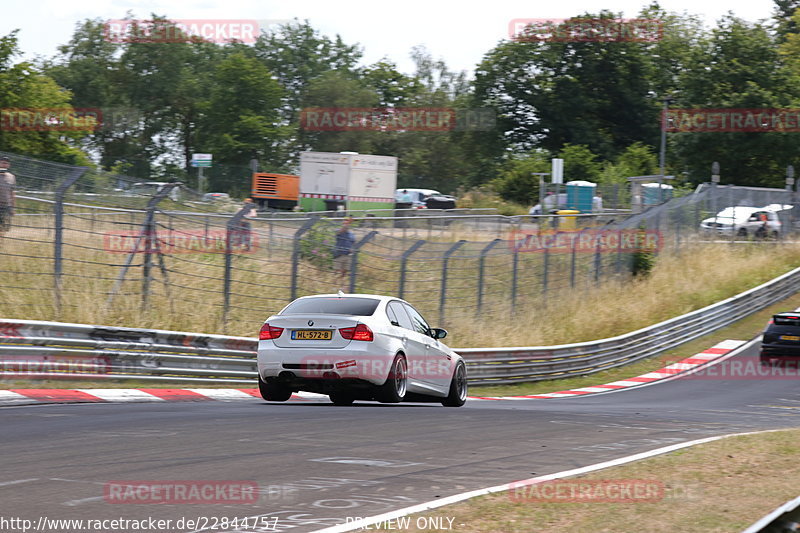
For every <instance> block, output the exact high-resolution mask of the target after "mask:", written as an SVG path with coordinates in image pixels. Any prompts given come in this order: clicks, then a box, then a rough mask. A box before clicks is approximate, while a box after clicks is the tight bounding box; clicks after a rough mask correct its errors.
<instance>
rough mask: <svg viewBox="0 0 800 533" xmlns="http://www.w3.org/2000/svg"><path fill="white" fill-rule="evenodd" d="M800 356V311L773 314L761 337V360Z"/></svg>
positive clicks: (786, 358)
mask: <svg viewBox="0 0 800 533" xmlns="http://www.w3.org/2000/svg"><path fill="white" fill-rule="evenodd" d="M799 358H800V312H792V311H790V312H786V313H778V314H777V315H773V316H772V319H771V320H770V321H769V324H767V329H765V330H764V336H763V338H762V339H761V362H762V363H765V364H771V362H772V361H786V360H792V361H797V360H798V359H799Z"/></svg>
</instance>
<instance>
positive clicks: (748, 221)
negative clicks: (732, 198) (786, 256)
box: [700, 204, 792, 239]
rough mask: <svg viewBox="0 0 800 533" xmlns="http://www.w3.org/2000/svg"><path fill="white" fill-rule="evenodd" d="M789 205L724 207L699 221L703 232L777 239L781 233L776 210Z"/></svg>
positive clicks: (786, 207)
mask: <svg viewBox="0 0 800 533" xmlns="http://www.w3.org/2000/svg"><path fill="white" fill-rule="evenodd" d="M791 208H792V206H790V205H781V204H771V205H768V206H764V207H748V206H741V205H738V206H735V207H726V208H725V209H723V210H722V211H720V212H719V213H717V216H715V217H709V218H707V219H705V220H703V221H702V222H701V223H700V229H701V230H702V231H703V232H705V233H716V234H719V235H725V236H728V237H732V236H736V237H743V238H747V237H758V238H762V239H765V238H768V237H769V238H773V239H777V238H778V237H780V235H781V221H780V219H779V218H778V211H783V210H784V209H791Z"/></svg>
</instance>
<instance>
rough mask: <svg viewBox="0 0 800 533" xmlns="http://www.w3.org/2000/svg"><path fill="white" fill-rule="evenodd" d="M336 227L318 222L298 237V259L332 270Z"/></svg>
mask: <svg viewBox="0 0 800 533" xmlns="http://www.w3.org/2000/svg"><path fill="white" fill-rule="evenodd" d="M336 229H337V228H336V226H334V225H333V224H331V223H330V222H329V221H327V220H319V221H317V222H315V223H314V225H313V226H311V228H310V229H309V230H308V231H307V232H305V233H304V234H303V236H302V237H300V258H301V259H305V260H306V261H308V262H309V263H311V264H313V265H315V266H317V267H319V268H325V269H331V268H333V247H334V245H335V244H336Z"/></svg>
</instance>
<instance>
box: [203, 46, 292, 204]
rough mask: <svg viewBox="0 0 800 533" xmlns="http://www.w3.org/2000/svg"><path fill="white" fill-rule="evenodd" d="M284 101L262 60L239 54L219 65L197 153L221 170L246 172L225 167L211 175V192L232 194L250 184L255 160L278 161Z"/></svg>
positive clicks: (282, 133) (264, 161)
mask: <svg viewBox="0 0 800 533" xmlns="http://www.w3.org/2000/svg"><path fill="white" fill-rule="evenodd" d="M282 98H283V89H282V88H281V86H280V84H279V83H278V82H277V81H276V80H275V79H274V78H273V76H272V73H271V72H270V71H269V70H268V69H267V68H266V67H265V66H264V65H263V63H261V62H260V61H259V60H258V59H256V58H254V57H249V56H248V55H246V54H244V53H241V52H236V53H234V54H232V55H231V56H230V57H227V58H225V59H223V60H222V61H220V62H219V64H218V65H217V67H216V69H215V71H214V73H213V74H212V76H211V94H210V96H209V98H208V100H207V101H205V102H204V103H203V105H202V118H201V119H200V121H199V127H198V131H197V138H198V141H197V147H198V148H199V149H201V150H202V151H203V152H209V153H213V154H214V160H215V162H217V163H219V164H222V165H226V164H227V165H238V166H239V167H240V168H244V169H245V170H244V171H241V170H235V171H232V172H226V171H225V168H226V167H224V166H223V167H220V171H219V172H215V173H214V174H212V176H213V177H212V180H211V185H212V186H214V187H216V188H221V189H222V190H228V189H229V188H230V187H231V186H235V185H236V184H237V183H238V182H239V181H240V180H242V179H245V180H246V179H247V171H246V169H247V165H248V163H249V162H250V160H251V159H257V160H259V161H261V162H262V166H268V163H269V162H271V161H273V159H274V153H273V142H274V141H275V139H276V138H277V137H279V136H281V135H284V132H283V131H282V129H281V127H280V125H279V122H280V117H279V112H280V105H281V100H282ZM242 172H244V174H245V175H244V176H242V175H241V174H242Z"/></svg>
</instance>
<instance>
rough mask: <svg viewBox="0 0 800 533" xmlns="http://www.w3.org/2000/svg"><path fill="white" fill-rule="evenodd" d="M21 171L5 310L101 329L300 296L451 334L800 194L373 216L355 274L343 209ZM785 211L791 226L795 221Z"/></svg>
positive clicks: (617, 271) (21, 161) (239, 314)
mask: <svg viewBox="0 0 800 533" xmlns="http://www.w3.org/2000/svg"><path fill="white" fill-rule="evenodd" d="M0 155H2V154H0ZM12 171H13V172H14V173H15V174H16V175H17V178H18V183H19V186H18V190H17V194H18V200H17V209H16V214H15V216H14V217H13V224H12V226H11V228H10V230H9V231H8V232H7V233H5V235H4V236H3V237H2V238H0V275H2V281H1V282H0V307H2V309H3V315H5V316H16V317H19V318H27V319H39V320H52V319H53V318H54V317H55V318H56V319H65V318H66V319H69V320H75V321H81V322H90V323H102V322H106V323H118V322H121V323H130V322H131V320H133V319H137V320H139V322H140V323H141V322H142V320H143V319H144V318H146V317H153V320H154V322H156V323H154V324H153V325H154V326H157V321H158V319H163V318H164V317H165V316H166V317H167V318H169V317H176V316H182V317H188V318H186V319H185V320H184V321H183V322H179V323H178V324H179V327H185V328H187V329H190V330H191V331H219V332H222V333H236V334H247V333H249V332H250V331H252V330H253V327H254V324H256V323H259V322H260V321H263V319H264V318H266V317H267V316H269V315H271V314H274V313H276V312H277V311H279V310H280V309H281V308H282V307H283V306H284V305H285V304H286V303H288V302H289V301H291V300H292V299H294V298H296V297H299V296H303V295H308V294H318V293H335V292H336V291H338V290H342V291H344V292H358V293H376V294H392V295H396V296H398V297H401V298H404V299H406V300H408V301H410V302H411V303H412V304H414V305H415V306H416V307H417V308H418V309H419V310H420V311H421V312H422V313H423V314H424V315H425V316H428V317H429V319H430V320H431V321H433V322H436V323H437V325H442V326H447V325H448V324H450V323H452V322H453V321H456V320H461V319H474V318H476V317H491V316H499V315H504V316H509V315H510V316H515V312H516V311H518V310H522V309H531V308H535V307H538V306H544V305H546V304H547V303H548V302H553V301H558V300H559V299H560V298H561V297H562V296H565V295H568V294H575V292H576V291H586V290H589V289H590V288H591V287H592V286H595V285H597V284H600V283H603V282H604V281H607V280H611V279H618V280H626V279H629V278H630V276H631V275H632V274H631V272H632V270H633V269H634V267H635V265H636V264H639V262H638V261H637V260H638V259H641V256H642V255H648V254H652V253H660V252H663V251H664V250H667V249H681V248H683V247H686V246H691V245H692V244H694V243H696V242H698V241H700V240H701V239H702V235H701V234H700V233H699V232H698V230H699V229H700V224H701V222H702V221H703V220H704V219H705V218H707V217H709V216H712V215H713V214H714V212H715V211H716V210H721V209H722V208H724V207H725V204H726V203H727V202H732V201H734V202H742V201H751V202H760V201H762V200H763V201H769V203H774V201H776V202H782V201H788V200H790V199H791V198H789V197H788V196H787V194H790V193H784V192H782V191H767V192H765V193H763V195H762V196H759V197H757V198H756V195H757V194H762V192H763V191H762V192H759V191H753V190H750V191H749V192H746V193H745V192H742V191H739V192H737V193H735V194H734V193H732V192H729V191H728V190H725V193H724V194H720V191H721V190H723V189H722V188H716V189H708V190H703V191H699V192H698V193H697V194H694V195H690V196H687V197H684V198H678V199H675V200H672V201H670V202H667V203H665V204H663V205H661V206H657V207H653V208H650V209H648V210H647V211H646V212H644V213H642V214H641V215H635V216H633V217H631V216H630V215H629V214H623V213H620V212H618V211H614V212H611V213H603V214H599V215H589V214H586V215H575V216H572V215H571V216H550V215H547V216H540V217H531V216H527V215H526V216H515V217H509V216H501V215H497V214H491V212H487V211H486V210H455V211H448V212H438V211H435V210H405V211H404V210H396V211H394V210H388V211H384V212H381V211H370V212H360V213H356V214H357V215H358V216H357V218H356V220H355V223H354V224H353V232H354V234H355V237H356V241H355V245H354V247H353V252H352V253H351V254H350V255H349V256H348V260H347V268H346V271H345V273H344V274H341V273H340V272H337V271H336V270H334V262H333V249H334V245H335V240H336V232H337V231H338V230H339V228H340V227H341V225H342V216H343V215H344V214H345V213H342V212H327V213H286V212H283V213H276V212H273V213H259V214H258V216H257V217H255V218H251V217H249V215H250V212H249V208H241V207H240V206H239V205H238V204H229V205H227V206H224V205H223V206H222V207H220V204H208V203H203V202H201V201H200V196H199V195H198V194H197V193H195V192H194V191H191V190H188V189H186V188H185V187H181V186H179V185H174V184H169V185H168V186H164V187H161V189H160V190H158V191H157V192H155V194H135V182H134V180H131V179H128V178H126V177H124V176H120V175H112V174H108V173H105V174H104V173H97V172H89V171H88V170H87V169H85V168H81V167H74V166H70V165H63V164H55V163H47V162H39V161H36V160H32V159H30V158H22V157H20V156H14V157H13V161H12ZM132 189H133V190H134V192H132ZM176 190H177V191H179V194H178V195H175V194H174V191H176ZM725 194H727V195H728V197H727V199H726V196H725ZM737 195H738V196H737ZM748 195H749V196H748ZM224 210H227V211H228V212H220V211H224ZM386 214H391V215H395V216H384V215H386ZM781 216H782V217H783V218H782V219H784V220H785V226H784V227H785V228H786V229H787V231H788V230H789V229H791V228H792V227H793V220H792V218H791V213H789V214H783V215H781ZM710 238H716V236H715V235H712V236H711V237H710ZM781 238H784V235H783V234H782V235H781ZM643 243H644V244H643ZM769 244H770V245H773V244H777V242H770V243H769ZM110 321H113V322H110ZM145 322H146V321H145ZM173 323H174V322H173Z"/></svg>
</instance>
